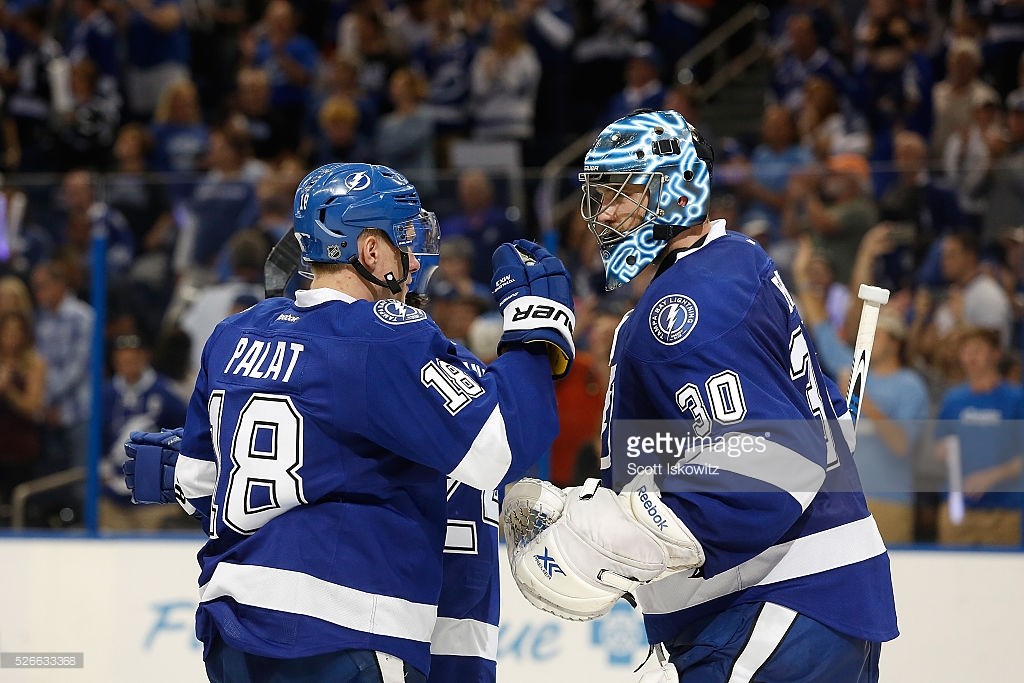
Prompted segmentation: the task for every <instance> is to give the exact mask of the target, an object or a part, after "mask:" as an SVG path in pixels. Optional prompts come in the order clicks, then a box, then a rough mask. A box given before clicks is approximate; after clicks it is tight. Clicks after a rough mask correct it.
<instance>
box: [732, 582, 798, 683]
mask: <svg viewBox="0 0 1024 683" xmlns="http://www.w3.org/2000/svg"><path fill="white" fill-rule="evenodd" d="M795 620H796V612H794V611H793V610H791V609H789V608H788V607H783V606H781V605H776V604H773V603H770V602H766V603H765V604H764V606H763V607H762V608H761V611H760V612H759V613H758V615H757V621H755V622H754V629H753V631H751V633H750V640H748V641H747V644H746V645H744V646H743V649H742V650H740V652H739V653H738V655H737V657H736V661H735V662H733V665H732V675H730V676H729V680H728V681H727V683H750V681H751V680H753V678H754V675H755V674H756V673H757V672H758V670H760V668H761V667H762V666H764V664H765V662H767V661H768V658H769V657H771V656H772V654H773V653H774V652H775V650H776V649H778V647H779V643H781V642H782V639H783V638H785V637H786V633H788V632H789V627H790V626H792V625H793V622H794V621H795Z"/></svg>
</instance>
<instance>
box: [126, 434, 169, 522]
mask: <svg viewBox="0 0 1024 683" xmlns="http://www.w3.org/2000/svg"><path fill="white" fill-rule="evenodd" d="M183 431H184V430H183V429H182V428H181V427H179V428H177V429H173V430H171V429H164V430H163V431H160V432H132V433H131V436H130V437H129V438H130V441H128V442H126V443H125V445H124V452H125V455H127V456H128V460H126V461H125V463H124V483H125V485H126V486H128V490H130V491H131V492H132V502H133V503H173V502H175V498H174V465H175V463H177V461H178V448H179V447H180V445H181V435H182V432H183Z"/></svg>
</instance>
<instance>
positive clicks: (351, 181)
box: [345, 171, 370, 192]
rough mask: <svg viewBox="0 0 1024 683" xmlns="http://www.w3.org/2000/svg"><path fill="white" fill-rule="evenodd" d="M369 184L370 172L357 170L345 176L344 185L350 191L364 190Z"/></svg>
mask: <svg viewBox="0 0 1024 683" xmlns="http://www.w3.org/2000/svg"><path fill="white" fill-rule="evenodd" d="M369 186H370V174H369V173H365V172H364V171H358V172H356V173H353V174H352V175H350V176H347V177H346V178H345V187H347V188H348V189H349V191H351V192H358V191H359V190H365V189H366V188H368V187H369Z"/></svg>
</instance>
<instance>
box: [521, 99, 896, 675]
mask: <svg viewBox="0 0 1024 683" xmlns="http://www.w3.org/2000/svg"><path fill="white" fill-rule="evenodd" d="M712 162H713V152H712V150H711V148H710V147H709V146H708V145H707V143H706V142H705V141H704V140H703V138H701V136H700V135H699V134H698V133H697V131H696V130H694V128H693V127H692V126H691V125H690V124H689V123H687V121H685V120H684V119H683V118H682V117H681V116H680V115H679V114H678V113H676V112H674V111H660V112H654V111H649V110H648V111H644V110H642V111H638V112H634V113H633V114H631V115H630V116H627V117H625V118H623V119H620V120H617V121H615V122H614V123H612V124H610V125H609V126H608V127H607V128H605V129H604V131H602V132H601V133H600V135H599V136H598V138H597V140H596V142H595V143H594V145H593V147H592V148H591V150H590V151H589V152H588V153H587V155H586V158H585V160H584V168H583V173H582V174H581V175H580V180H581V181H582V185H583V193H584V199H583V204H582V211H583V216H584V218H585V219H586V220H587V222H588V224H589V226H590V228H591V230H592V231H593V232H594V233H595V234H596V236H597V238H598V241H599V243H600V248H601V253H602V257H603V260H604V265H605V271H606V277H607V287H608V288H609V289H613V288H615V287H619V286H621V285H624V284H626V283H628V282H630V281H631V280H632V279H633V278H634V277H636V276H637V275H638V274H639V273H640V272H641V271H642V270H644V269H645V268H647V267H651V268H654V269H656V270H655V273H654V277H653V280H652V282H651V284H650V285H649V286H648V287H647V289H646V291H645V292H644V293H643V294H642V296H641V297H640V299H639V301H638V303H637V305H636V307H635V308H634V309H633V311H631V312H630V313H628V314H627V315H626V316H625V317H624V318H623V320H622V322H621V323H620V324H619V328H618V330H617V331H616V338H615V341H614V346H613V350H612V358H611V382H610V386H609V388H608V394H607V400H606V408H605V416H604V421H603V439H604V443H603V448H602V470H603V484H604V486H605V488H602V487H599V486H598V485H597V480H591V481H590V482H588V483H587V484H586V485H584V486H582V487H576V488H571V489H567V490H566V491H564V508H563V509H562V510H561V513H560V516H557V519H556V520H555V521H554V523H552V524H550V526H547V528H546V529H544V530H543V531H542V532H541V533H540V534H538V535H537V536H536V537H535V538H533V540H532V541H529V542H528V543H527V544H526V545H525V546H524V550H523V551H522V552H518V553H516V554H515V555H514V557H513V559H514V563H513V573H514V575H515V576H516V580H517V582H518V583H519V586H520V589H521V590H522V591H523V593H524V595H526V596H527V597H528V598H529V599H530V600H531V602H533V603H534V604H535V605H538V606H540V607H541V608H542V609H547V610H549V611H551V612H553V613H555V614H558V615H560V616H563V617H565V618H569V619H589V618H594V617H596V616H599V615H601V614H603V613H604V612H606V611H607V610H608V609H610V608H611V606H612V605H613V604H614V603H615V601H616V600H617V599H618V598H619V597H621V596H622V595H624V593H625V592H627V591H629V592H633V593H634V594H635V598H636V600H637V602H638V604H639V607H640V608H641V609H642V611H643V614H644V622H645V626H646V630H647V636H648V639H649V641H650V642H651V643H652V644H657V643H662V644H664V646H665V648H666V649H667V652H668V654H669V664H668V665H665V666H663V667H662V670H661V671H660V672H658V673H657V674H655V675H656V676H660V678H658V680H664V681H670V680H676V676H677V675H681V677H682V680H685V681H687V682H688V683H711V682H715V681H719V682H724V681H751V680H756V681H761V682H775V681H779V682H781V681H786V682H787V683H810V682H812V681H813V682H816V683H817V682H821V681H829V683H845V682H854V681H857V682H861V681H875V680H877V676H878V657H879V651H880V643H881V642H882V641H887V640H890V639H892V638H895V637H896V635H897V628H896V615H895V608H894V601H893V593H892V582H891V578H890V573H889V559H888V556H887V553H886V549H885V546H884V545H883V543H882V539H881V537H880V536H879V533H878V530H877V528H876V525H875V523H874V520H873V519H872V517H871V516H870V514H869V512H868V509H867V507H866V505H865V502H864V497H863V494H862V493H861V491H860V484H859V480H858V477H857V472H856V469H855V467H854V464H853V458H852V457H851V451H852V449H853V433H852V428H851V425H852V423H851V421H850V420H849V417H848V415H847V413H846V404H845V401H844V400H843V399H842V398H841V397H840V395H839V393H838V391H837V390H836V387H835V386H834V384H832V383H831V382H830V381H829V380H828V379H827V378H826V377H825V376H824V375H823V374H822V373H821V371H820V369H819V366H818V361H817V358H816V356H815V353H814V349H813V347H812V345H811V341H810V339H809V337H808V336H807V333H806V331H805V330H804V327H803V324H802V322H801V320H800V316H799V313H798V312H797V310H796V309H795V307H794V305H793V300H792V298H791V296H790V295H789V293H788V292H787V290H786V287H785V285H784V284H783V283H782V280H781V278H780V277H779V274H778V272H777V270H776V267H775V265H774V264H773V262H772V260H771V259H770V258H769V257H768V256H767V254H766V253H765V252H764V250H762V249H761V247H760V246H758V245H757V244H756V243H755V242H754V241H752V240H750V239H747V238H746V237H744V236H743V235H740V234H738V233H734V232H730V231H727V230H726V226H725V222H724V221H721V220H714V221H713V220H710V219H709V218H708V202H709V195H710V189H711V173H712ZM639 421H646V422H639ZM655 421H656V422H655ZM644 428H649V429H659V428H663V429H669V430H671V431H672V432H673V433H674V434H679V435H682V434H683V433H687V434H688V435H689V437H690V439H691V440H690V441H689V443H690V444H693V445H691V446H689V447H688V448H686V449H685V452H682V453H681V454H680V455H681V457H680V458H673V457H663V458H661V459H660V460H657V459H654V460H652V459H650V458H648V459H647V460H646V461H643V460H636V459H635V458H634V457H633V456H634V455H637V454H638V453H639V446H640V444H642V443H644V442H643V441H642V440H641V439H639V437H641V436H649V437H650V438H651V439H652V440H651V441H650V442H649V445H652V444H654V443H656V441H655V440H654V437H653V436H652V435H649V434H648V435H642V434H640V433H638V432H639V430H642V429H644ZM634 437H636V438H634ZM630 446H636V447H637V450H636V451H631V450H630ZM638 462H645V463H646V464H648V465H649V466H650V468H649V469H647V470H636V469H635V468H631V467H630V465H631V464H633V463H638ZM681 464H685V465H686V467H683V466H681ZM658 465H661V466H662V467H663V469H661V470H660V472H659V470H658V468H657V466H658ZM633 471H636V474H635V475H634V474H631V472H633ZM534 483H537V482H536V481H535V480H534ZM519 486H520V485H518V484H517V485H516V486H515V487H512V488H511V489H510V490H509V491H508V492H507V494H506V498H505V502H504V507H503V514H505V512H507V510H508V509H510V507H511V501H512V498H513V496H514V495H518V492H517V491H516V489H517V487H519ZM613 490H614V491H619V493H618V494H616V493H614V492H613ZM556 497H557V496H556ZM535 498H536V499H538V500H539V499H540V498H541V497H540V496H535ZM559 506H560V504H555V505H554V509H555V510H556V513H555V514H557V508H558V507H559ZM555 514H553V515H552V516H555ZM645 680H650V678H645Z"/></svg>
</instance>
